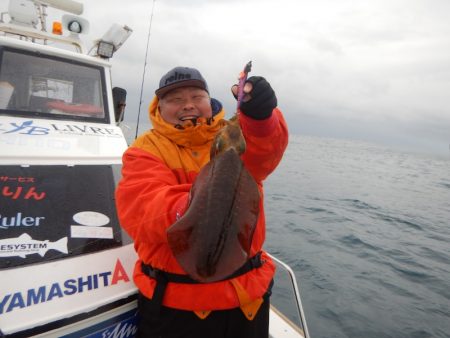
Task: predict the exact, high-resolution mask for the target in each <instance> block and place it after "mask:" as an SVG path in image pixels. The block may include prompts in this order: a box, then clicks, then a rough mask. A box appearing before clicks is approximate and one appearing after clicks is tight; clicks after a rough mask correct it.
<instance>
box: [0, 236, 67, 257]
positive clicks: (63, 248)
mask: <svg viewBox="0 0 450 338" xmlns="http://www.w3.org/2000/svg"><path fill="white" fill-rule="evenodd" d="M48 250H56V251H59V252H62V253H65V254H66V253H67V252H68V251H67V237H64V238H61V239H60V240H58V241H56V242H50V241H48V240H45V241H38V240H34V239H32V238H31V236H30V235H28V234H26V233H25V234H22V235H20V236H19V237H16V238H5V239H1V240H0V257H16V256H19V257H22V258H25V257H26V256H28V255H33V254H36V253H37V254H39V255H41V257H43V256H44V255H45V253H46V252H47V251H48Z"/></svg>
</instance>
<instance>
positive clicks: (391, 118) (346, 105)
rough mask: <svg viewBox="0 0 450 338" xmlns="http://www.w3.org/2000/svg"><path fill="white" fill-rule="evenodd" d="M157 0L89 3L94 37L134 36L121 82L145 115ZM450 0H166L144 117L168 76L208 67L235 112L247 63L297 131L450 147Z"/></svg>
mask: <svg viewBox="0 0 450 338" xmlns="http://www.w3.org/2000/svg"><path fill="white" fill-rule="evenodd" d="M152 4H153V1H152V0H129V1H126V2H124V1H119V0H96V1H94V0H90V1H87V0H86V1H84V9H85V10H84V14H83V17H85V18H87V19H89V20H90V23H91V27H90V29H91V31H90V34H89V37H90V38H98V37H100V36H102V35H103V33H104V32H105V31H106V30H107V29H108V28H109V25H110V24H111V23H120V24H126V25H128V26H130V27H131V28H132V29H133V31H134V32H133V35H132V36H131V37H130V38H129V39H128V41H127V42H126V43H125V45H124V46H123V47H122V49H120V50H119V51H118V52H117V53H116V55H115V56H114V58H113V60H112V62H113V85H116V86H120V87H123V88H125V89H127V90H128V99H127V111H126V115H127V116H126V119H127V120H131V121H133V120H135V119H136V116H137V111H138V107H139V95H140V91H141V82H142V75H143V69H144V60H145V47H146V44H147V36H148V29H149V21H150V15H151V12H152ZM449 13H450V1H448V0H377V1H373V0H353V1H351V0H339V1H336V0H315V1H310V0H308V1H306V0H279V1H267V0H240V1H237V0H236V1H232V0H231V1H230V0H227V1H225V0H223V1H222V0H220V1H206V0H195V1H192V0H191V1H185V0H157V1H156V2H155V7H154V12H153V24H152V30H151V37H150V47H149V55H148V59H147V62H148V64H147V68H146V76H145V83H144V91H143V92H144V95H143V97H142V107H141V121H147V119H148V118H147V107H148V103H149V101H150V100H151V98H152V96H153V92H154V90H155V88H156V85H157V83H158V82H159V78H160V77H161V76H162V75H163V74H164V73H165V72H167V71H168V70H169V69H171V68H172V67H175V66H191V67H196V68H198V69H199V70H200V71H201V72H202V74H203V76H204V77H205V78H206V79H207V81H208V85H209V87H210V92H211V94H212V96H214V97H216V98H218V99H219V100H221V101H222V103H223V104H224V106H225V108H226V109H227V112H228V116H231V113H232V112H233V110H234V106H235V101H234V98H233V97H232V96H231V94H230V87H231V85H232V84H233V83H235V82H236V78H237V75H238V73H239V72H240V70H241V69H242V67H243V66H244V65H245V63H246V62H247V61H249V60H252V61H253V70H252V73H251V75H261V76H264V77H266V78H267V79H268V81H269V82H270V83H271V84H272V87H273V88H274V89H275V91H276V93H277V96H278V101H279V106H280V108H281V109H282V110H283V112H284V114H285V116H286V119H287V121H288V124H289V128H290V131H291V133H295V134H306V135H317V136H325V137H340V138H350V139H351V138H357V139H363V140H368V141H375V142H380V143H384V144H392V145H402V146H406V147H414V148H415V149H418V150H425V151H429V152H434V153H442V154H449V144H450V93H449V91H450V20H449V19H448V16H449Z"/></svg>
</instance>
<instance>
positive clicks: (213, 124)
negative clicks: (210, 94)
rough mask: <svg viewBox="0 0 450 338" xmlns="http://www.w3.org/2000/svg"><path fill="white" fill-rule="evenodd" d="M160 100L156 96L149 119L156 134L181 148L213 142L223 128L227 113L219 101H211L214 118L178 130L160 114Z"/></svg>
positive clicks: (203, 119)
mask: <svg viewBox="0 0 450 338" xmlns="http://www.w3.org/2000/svg"><path fill="white" fill-rule="evenodd" d="M158 103H159V99H158V97H157V96H155V97H154V98H153V100H152V102H151V103H150V106H149V117H150V121H151V123H152V126H153V131H154V132H155V133H158V134H161V135H163V136H165V137H167V138H168V139H170V140H171V141H173V142H175V143H176V144H178V145H179V146H183V147H196V146H202V145H204V144H207V143H209V142H211V141H212V140H213V139H214V136H215V135H216V133H217V132H218V131H219V129H220V128H221V127H222V124H221V123H220V120H222V119H223V118H224V116H225V112H224V110H223V108H222V105H221V104H220V102H219V101H217V100H215V99H211V106H212V108H213V117H212V118H211V119H205V118H199V119H198V120H197V123H196V124H195V125H194V123H193V122H192V121H189V123H188V124H187V125H184V126H183V127H181V128H177V127H176V126H174V125H173V124H171V123H168V122H166V121H165V120H164V119H163V118H162V117H161V113H160V112H159V108H158Z"/></svg>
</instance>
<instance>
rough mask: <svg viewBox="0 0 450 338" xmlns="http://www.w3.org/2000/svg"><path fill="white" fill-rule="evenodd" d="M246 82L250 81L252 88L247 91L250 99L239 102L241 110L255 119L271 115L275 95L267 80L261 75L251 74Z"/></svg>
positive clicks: (262, 118) (275, 100)
mask: <svg viewBox="0 0 450 338" xmlns="http://www.w3.org/2000/svg"><path fill="white" fill-rule="evenodd" d="M247 82H250V83H251V84H252V85H253V88H252V90H251V91H250V92H249V93H248V95H249V96H250V100H248V101H246V102H242V103H241V111H242V112H243V113H244V114H245V115H247V116H249V117H251V118H253V119H255V120H264V119H267V118H269V117H270V116H272V111H273V109H274V108H275V107H276V106H277V97H276V96H275V92H274V91H273V89H272V87H271V86H270V84H269V82H267V80H266V79H265V78H263V77H262V76H252V77H250V78H248V79H247Z"/></svg>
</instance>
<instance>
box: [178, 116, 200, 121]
mask: <svg viewBox="0 0 450 338" xmlns="http://www.w3.org/2000/svg"><path fill="white" fill-rule="evenodd" d="M197 119H198V116H194V115H188V116H182V117H180V118H179V120H180V121H183V122H184V121H188V120H195V121H196V120H197Z"/></svg>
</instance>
